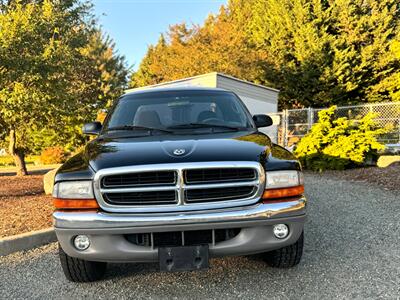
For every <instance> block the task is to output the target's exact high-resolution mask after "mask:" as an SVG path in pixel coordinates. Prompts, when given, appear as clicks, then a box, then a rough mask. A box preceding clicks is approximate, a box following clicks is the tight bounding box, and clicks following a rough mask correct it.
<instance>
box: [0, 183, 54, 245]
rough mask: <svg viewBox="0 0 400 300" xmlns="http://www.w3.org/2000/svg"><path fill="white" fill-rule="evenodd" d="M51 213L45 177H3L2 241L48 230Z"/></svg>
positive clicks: (0, 201) (0, 185) (0, 190)
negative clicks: (40, 230) (3, 238)
mask: <svg viewBox="0 0 400 300" xmlns="http://www.w3.org/2000/svg"><path fill="white" fill-rule="evenodd" d="M52 212H53V205H52V197H51V196H47V195H45V194H44V191H43V176H42V175H31V176H24V177H16V176H0V238H1V237H5V236H11V235H15V234H20V233H25V232H29V231H32V230H39V229H44V228H48V227H50V226H51V225H52V219H51V214H52Z"/></svg>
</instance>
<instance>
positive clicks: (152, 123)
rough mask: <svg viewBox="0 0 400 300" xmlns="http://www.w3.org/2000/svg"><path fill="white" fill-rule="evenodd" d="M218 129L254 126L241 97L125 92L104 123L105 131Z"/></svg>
mask: <svg viewBox="0 0 400 300" xmlns="http://www.w3.org/2000/svg"><path fill="white" fill-rule="evenodd" d="M198 128H217V129H226V130H250V129H254V125H253V123H252V121H251V117H250V114H249V113H248V111H247V110H246V109H245V107H244V105H243V104H242V102H241V101H240V100H239V99H238V97H237V96H236V95H235V94H233V93H230V92H224V91H184V90H183V91H160V92H151V93H138V94H131V95H129V94H128V95H125V96H123V97H122V98H120V99H119V101H118V102H117V104H116V105H115V106H114V108H113V109H112V111H111V113H110V115H109V117H108V118H107V120H106V122H105V124H104V130H105V131H113V130H133V129H147V130H158V131H159V132H161V133H168V132H171V131H172V130H173V131H176V130H185V129H198Z"/></svg>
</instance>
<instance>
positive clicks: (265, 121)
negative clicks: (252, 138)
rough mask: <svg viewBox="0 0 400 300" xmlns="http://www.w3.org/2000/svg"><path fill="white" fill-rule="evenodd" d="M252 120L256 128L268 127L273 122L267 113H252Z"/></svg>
mask: <svg viewBox="0 0 400 300" xmlns="http://www.w3.org/2000/svg"><path fill="white" fill-rule="evenodd" d="M253 120H254V123H255V124H256V127H257V128H260V127H268V126H271V125H272V124H273V121H272V118H271V117H270V116H267V115H254V116H253Z"/></svg>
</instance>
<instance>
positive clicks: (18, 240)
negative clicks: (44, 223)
mask: <svg viewBox="0 0 400 300" xmlns="http://www.w3.org/2000/svg"><path fill="white" fill-rule="evenodd" d="M56 240H57V237H56V234H55V232H54V229H53V228H47V229H42V230H37V231H31V232H27V233H22V234H17V235H13V236H9V237H5V238H2V239H0V256H5V255H8V254H11V253H14V252H18V251H22V250H30V249H33V248H36V247H39V246H43V245H46V244H49V243H52V242H55V241H56Z"/></svg>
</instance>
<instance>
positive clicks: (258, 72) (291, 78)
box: [130, 0, 400, 108]
mask: <svg viewBox="0 0 400 300" xmlns="http://www.w3.org/2000/svg"><path fill="white" fill-rule="evenodd" d="M211 71H217V72H222V73H227V74H229V75H233V76H236V77H239V78H242V79H245V80H249V81H254V82H257V83H261V84H265V85H269V86H272V87H275V88H278V89H280V90H281V93H280V98H279V105H280V107H281V108H295V107H310V106H311V107H327V106H331V105H334V104H337V105H343V104H346V105H348V104H358V103H364V102H376V101H400V2H399V1H397V0H330V1H325V0H323V1H322V0H231V1H229V3H228V5H227V6H224V7H221V9H220V12H219V14H217V15H215V16H213V15H211V16H210V17H209V18H208V19H207V20H206V21H205V23H204V24H203V25H202V26H197V25H195V26H193V27H190V26H187V25H186V24H177V25H173V26H171V27H170V29H169V31H168V32H166V33H165V34H163V35H162V36H161V37H160V40H159V41H158V43H157V44H156V45H152V46H150V47H149V49H148V52H147V54H146V56H145V57H144V59H143V61H142V62H141V64H140V66H139V69H138V70H137V72H135V73H134V74H133V75H132V77H131V81H130V85H131V86H132V87H137V86H143V85H147V84H154V83H159V82H163V81H169V80H174V79H178V78H183V77H188V76H194V75H199V74H202V73H206V72H211Z"/></svg>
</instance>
